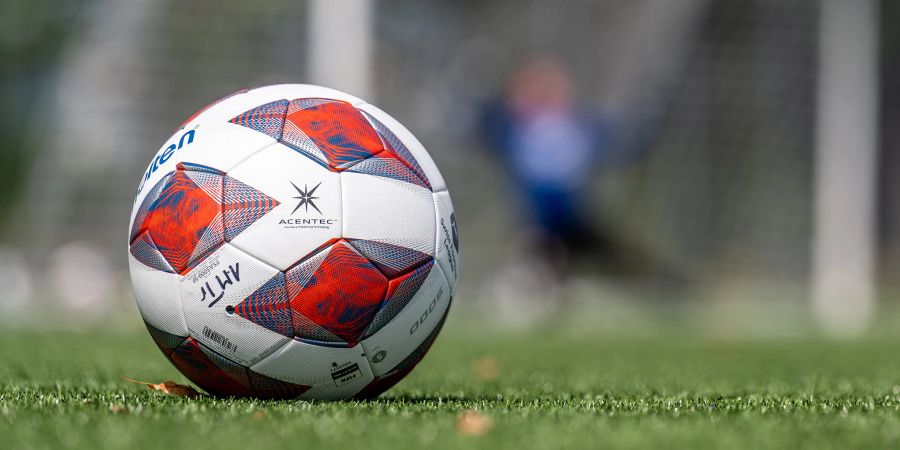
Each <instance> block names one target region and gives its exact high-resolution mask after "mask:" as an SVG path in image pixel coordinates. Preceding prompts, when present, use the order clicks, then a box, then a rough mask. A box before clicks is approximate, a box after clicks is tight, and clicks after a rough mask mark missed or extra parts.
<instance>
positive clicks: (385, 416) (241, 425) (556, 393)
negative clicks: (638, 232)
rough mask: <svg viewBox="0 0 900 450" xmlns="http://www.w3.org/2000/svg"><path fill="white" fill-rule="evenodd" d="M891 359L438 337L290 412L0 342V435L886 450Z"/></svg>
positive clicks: (807, 351) (108, 341)
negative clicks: (403, 363)
mask: <svg viewBox="0 0 900 450" xmlns="http://www.w3.org/2000/svg"><path fill="white" fill-rule="evenodd" d="M898 351H900V343H898V341H897V340H895V339H878V338H872V339H867V340H864V341H857V342H853V343H836V342H831V341H823V340H819V339H809V338H804V339H787V340H779V341H773V340H715V339H709V338H697V337H684V338H675V339H672V338H665V339H663V338H659V337H646V338H634V337H630V338H617V337H610V336H605V337H604V336H598V335H591V334H590V333H579V334H577V335H572V334H569V335H565V336H563V335H560V334H558V333H556V334H554V333H544V332H537V331H530V332H519V331H516V332H499V333H492V334H488V333H485V332H477V333H476V332H463V331H462V330H460V329H459V328H450V329H449V330H447V331H446V332H445V335H444V336H442V337H441V339H439V340H438V342H437V344H436V345H435V348H434V349H433V350H432V353H431V354H430V355H429V356H428V357H426V359H425V361H424V362H423V363H422V364H421V365H420V366H419V367H418V368H417V369H416V370H415V371H414V372H413V373H412V374H411V375H410V377H408V379H406V380H404V381H403V382H402V383H400V384H399V385H398V386H397V387H395V388H394V389H393V390H391V391H389V392H387V393H386V394H385V395H384V396H383V397H382V398H380V399H377V400H374V401H368V402H355V401H349V402H336V403H308V402H302V401H283V402H273V401H258V400H236V399H212V398H201V399H194V400H191V399H184V398H177V397H169V396H165V395H163V394H159V393H155V392H151V391H149V390H145V388H143V387H142V386H139V385H134V384H130V383H127V382H125V381H123V380H122V379H121V378H120V377H121V376H129V377H133V378H138V379H141V380H147V381H153V382H160V381H163V380H175V381H178V382H184V379H183V378H182V377H181V376H180V374H179V373H178V372H177V371H176V370H175V369H174V368H173V367H171V366H170V365H169V363H168V362H167V361H166V360H165V358H164V357H163V356H162V355H161V354H159V352H158V350H156V349H155V348H154V347H153V344H152V343H151V340H150V339H149V337H148V336H146V335H145V333H144V332H143V331H140V332H138V331H135V332H127V331H123V332H117V333H115V332H77V331H62V332H55V333H48V332H37V331H21V332H13V331H5V332H3V334H2V336H0V354H2V355H3V359H4V363H3V364H2V365H0V380H2V381H0V436H3V446H4V447H5V448H14V449H42V448H48V449H49V448H54V449H55V448H84V449H95V448H148V449H152V448H159V449H172V448H187V447H197V446H201V447H207V448H219V449H228V448H235V449H241V448H289V447H291V448H294V447H296V448H308V447H313V446H316V447H328V448H394V449H406V448H422V447H428V448H460V447H465V448H490V449H500V448H511V449H512V448H596V447H614V448H620V447H655V448H661V447H665V448H697V447H704V448H710V447H718V448H760V447H765V448H775V447H781V448H867V447H896V446H897V445H898V444H900V381H898V375H897V374H898V373H900V360H898V359H897V358H893V357H890V355H896V354H897V353H898ZM474 419H477V422H476V426H475V427H474V428H473V426H472V423H471V422H472V420H474Z"/></svg>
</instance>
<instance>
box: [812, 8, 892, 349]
mask: <svg viewBox="0 0 900 450" xmlns="http://www.w3.org/2000/svg"><path fill="white" fill-rule="evenodd" d="M877 49H878V6H877V2H876V1H874V0H858V1H857V0H854V1H851V0H825V1H823V2H822V9H821V20H820V31H819V82H818V87H817V97H818V108H817V117H816V153H815V180H814V198H815V204H814V213H813V214H814V217H813V242H812V253H813V254H812V289H811V291H812V309H813V313H814V316H815V317H816V319H817V321H818V322H819V324H820V325H821V326H822V327H823V329H824V330H825V331H826V332H829V333H831V334H836V335H854V334H858V333H860V332H862V331H864V330H865V329H866V327H867V326H868V325H869V323H870V321H871V319H872V316H873V313H874V309H875V301H876V300H875V299H876V288H875V268H874V265H875V258H876V219H877V213H876V207H877V206H876V205H877V202H876V195H877V190H876V176H877V171H876V169H877V156H878V149H877V132H878V129H877V123H878V118H877V114H878V111H877V108H878V52H877Z"/></svg>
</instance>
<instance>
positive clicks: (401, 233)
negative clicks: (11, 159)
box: [128, 84, 459, 399]
mask: <svg viewBox="0 0 900 450" xmlns="http://www.w3.org/2000/svg"><path fill="white" fill-rule="evenodd" d="M130 223H131V233H130V236H129V248H128V253H129V256H128V259H129V264H130V270H131V281H132V285H133V287H134V294H135V297H136V298H137V305H138V309H139V310H140V312H141V315H142V316H143V318H144V322H145V323H146V325H147V329H148V330H149V331H150V335H151V336H152V337H153V340H154V341H155V342H156V344H157V345H158V346H159V348H160V349H161V350H162V351H163V353H164V354H165V355H166V357H167V358H168V359H169V360H170V361H171V362H172V363H173V364H174V365H175V367H177V368H178V369H179V370H180V371H181V373H183V374H184V375H185V376H186V377H187V378H189V379H190V380H191V381H193V382H194V383H195V384H197V385H198V386H200V387H201V388H203V389H204V390H205V391H207V392H209V393H211V394H213V395H219V396H251V397H259V398H276V399H283V398H301V399H345V398H371V397H374V396H377V395H379V394H381V393H382V392H384V391H385V390H387V389H389V388H390V387H391V386H393V385H394V384H396V383H397V382H398V381H400V380H401V379H402V378H403V377H404V376H406V374H408V373H409V372H410V371H411V370H412V369H413V367H414V366H415V365H416V364H417V363H418V362H419V361H420V360H421V359H422V357H423V356H424V355H425V353H426V352H427V351H428V349H429V347H430V346H431V344H432V343H433V342H434V340H435V338H436V337H437V334H438V332H439V331H440V329H441V325H442V324H443V323H444V319H445V318H446V315H447V311H448V308H449V306H450V302H451V300H452V298H453V295H454V292H455V289H456V280H457V271H458V267H457V264H458V262H457V260H458V251H459V238H458V234H457V231H456V218H455V216H454V213H453V205H452V204H451V202H450V195H449V193H448V192H447V187H446V185H445V184H444V180H443V178H442V177H441V174H440V172H438V169H437V167H436V166H435V164H434V162H433V161H432V160H431V157H430V156H429V155H428V153H427V152H426V151H425V148H424V147H423V146H422V144H421V143H419V141H418V140H416V138H415V137H413V135H412V134H411V133H410V132H409V131H408V130H407V129H406V128H404V127H403V126H402V125H401V124H400V123H398V122H397V121H396V120H394V119H393V118H392V117H391V116H389V115H387V114H386V113H385V112H383V111H381V110H380V109H378V108H376V107H375V106H372V105H370V104H368V103H366V102H364V101H362V100H360V99H358V98H355V97H352V96H350V95H347V94H345V93H343V92H339V91H335V90H332V89H327V88H323V87H319V86H312V85H300V84H290V85H277V86H266V87H261V88H256V89H250V90H242V91H239V92H236V93H234V94H231V95H229V96H227V97H225V98H223V99H221V100H218V101H217V102H215V103H213V104H211V105H209V106H207V107H206V108H204V109H202V110H200V111H199V112H198V113H196V114H194V116H192V117H191V118H189V119H188V120H187V121H186V122H185V123H184V124H183V125H182V126H181V127H180V129H179V130H178V131H176V132H175V134H174V135H172V137H171V138H169V140H168V141H166V143H165V144H163V146H162V147H161V148H160V150H159V151H158V152H157V153H156V156H155V157H154V158H153V160H152V162H151V163H150V166H149V167H148V168H147V171H146V173H144V175H143V178H142V179H141V182H140V184H139V186H138V191H137V197H136V198H135V201H134V207H133V209H132V212H131V222H130Z"/></svg>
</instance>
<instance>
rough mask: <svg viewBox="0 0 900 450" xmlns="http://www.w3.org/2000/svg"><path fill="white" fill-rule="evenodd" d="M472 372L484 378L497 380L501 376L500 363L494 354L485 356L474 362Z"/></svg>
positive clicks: (485, 379)
mask: <svg viewBox="0 0 900 450" xmlns="http://www.w3.org/2000/svg"><path fill="white" fill-rule="evenodd" d="M472 372H474V373H475V376H477V377H478V378H480V379H482V380H484V381H491V380H496V379H497V378H498V377H499V376H500V363H499V362H497V358H494V357H493V356H485V357H484V358H480V359H477V360H475V361H474V362H472Z"/></svg>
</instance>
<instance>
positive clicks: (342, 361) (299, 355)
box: [250, 339, 375, 400]
mask: <svg viewBox="0 0 900 450" xmlns="http://www.w3.org/2000/svg"><path fill="white" fill-rule="evenodd" d="M363 352H364V350H363V347H362V346H361V345H356V346H355V347H352V348H345V347H325V346H321V345H312V344H308V343H306V342H302V341H299V340H296V339H293V340H291V341H290V342H289V343H288V344H287V345H285V346H284V347H282V348H281V349H279V350H278V351H276V352H275V353H272V354H271V355H269V356H268V357H267V358H265V359H263V360H262V361H260V362H259V363H257V364H255V365H254V366H252V367H251V368H250V370H253V371H254V372H258V373H261V374H263V375H266V376H268V377H271V378H275V379H278V380H282V381H287V382H290V383H294V384H300V385H304V386H311V389H310V390H308V391H306V392H305V393H303V395H301V396H300V398H301V399H306V400H313V399H315V400H331V399H342V398H349V397H352V396H353V395H355V394H356V393H357V392H359V391H360V390H362V388H364V387H365V386H366V385H368V384H369V383H370V382H371V381H372V380H373V379H374V378H375V377H374V375H373V374H372V369H371V368H370V367H369V363H368V361H367V360H366V357H365V355H364V354H363Z"/></svg>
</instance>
